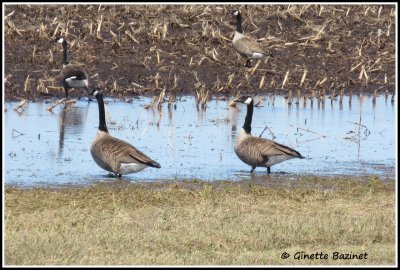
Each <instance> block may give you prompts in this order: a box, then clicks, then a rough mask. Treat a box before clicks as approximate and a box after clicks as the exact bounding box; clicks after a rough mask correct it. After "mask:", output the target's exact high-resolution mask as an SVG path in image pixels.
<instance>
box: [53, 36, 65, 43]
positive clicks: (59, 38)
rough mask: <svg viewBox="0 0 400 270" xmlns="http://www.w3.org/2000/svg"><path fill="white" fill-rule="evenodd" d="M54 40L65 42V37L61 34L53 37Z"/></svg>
mask: <svg viewBox="0 0 400 270" xmlns="http://www.w3.org/2000/svg"><path fill="white" fill-rule="evenodd" d="M54 41H55V42H57V43H60V44H63V43H64V42H65V38H64V37H61V36H58V37H56V38H55V40H54Z"/></svg>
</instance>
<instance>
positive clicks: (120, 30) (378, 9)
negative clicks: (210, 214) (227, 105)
mask: <svg viewBox="0 0 400 270" xmlns="http://www.w3.org/2000/svg"><path fill="white" fill-rule="evenodd" d="M5 7H6V8H5V19H4V24H5V28H4V30H3V31H5V52H4V54H5V79H4V84H5V87H4V89H5V94H6V98H8V99H12V98H18V99H21V98H26V99H37V98H41V97H46V96H54V95H60V96H61V95H62V93H63V91H62V88H61V85H60V83H59V82H58V79H57V75H58V73H59V69H60V66H61V59H62V51H61V46H60V45H59V44H56V43H55V42H54V37H55V36H56V35H64V36H66V37H67V39H68V40H69V42H70V53H71V55H70V56H71V61H72V62H81V63H84V64H85V66H86V68H87V70H88V72H89V74H90V77H91V82H92V83H93V84H96V85H99V86H101V87H102V88H104V89H105V90H106V91H107V92H108V95H112V96H127V95H136V94H156V95H159V94H160V93H161V92H163V91H166V92H167V93H168V94H170V93H173V94H180V93H191V94H197V95H198V96H199V95H201V96H202V98H204V97H205V98H207V97H208V96H209V94H208V93H210V94H211V93H213V94H215V93H221V94H222V93H230V94H236V93H237V91H241V92H252V93H276V92H277V93H281V92H283V93H285V94H286V93H288V92H289V91H292V92H293V94H294V95H297V96H299V95H301V96H302V97H303V96H304V97H305V96H312V95H314V96H316V97H318V96H322V95H323V96H325V93H326V94H331V93H333V95H334V94H335V92H336V94H338V93H340V92H342V91H343V92H344V93H345V94H347V93H348V92H349V91H351V90H353V91H367V92H368V93H372V92H373V91H377V94H379V93H386V94H387V92H390V93H392V92H394V90H395V61H396V59H395V6H394V5H246V6H238V5H43V4H42V5H6V6H5ZM238 8H240V9H241V10H242V13H243V16H244V22H243V23H244V30H245V33H246V34H249V35H251V36H253V37H254V38H257V39H258V40H259V41H260V42H261V43H262V45H263V46H264V47H265V48H266V49H267V50H269V51H270V52H271V53H272V54H273V56H274V57H273V58H271V57H268V58H266V59H265V60H264V61H262V62H260V63H256V62H253V68H250V69H247V68H245V67H244V63H245V60H244V59H241V58H240V57H239V56H238V55H237V54H236V53H235V52H234V51H233V49H232V47H231V39H232V37H233V33H234V29H235V20H234V18H233V17H232V15H231V11H232V10H234V9H238ZM299 89H300V90H301V93H300V94H297V93H298V90H299ZM72 94H74V95H79V93H76V91H75V93H72Z"/></svg>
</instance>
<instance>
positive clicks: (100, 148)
mask: <svg viewBox="0 0 400 270" xmlns="http://www.w3.org/2000/svg"><path fill="white" fill-rule="evenodd" d="M93 96H94V97H96V99H97V103H98V104H99V129H98V131H97V134H96V137H95V138H94V140H93V143H92V146H91V147H90V153H91V154H92V157H93V159H94V161H95V162H96V163H97V165H99V166H100V167H101V168H102V169H104V170H106V171H109V172H113V173H114V174H115V176H117V177H119V178H120V177H121V176H122V175H124V174H131V173H137V172H140V171H141V170H143V169H145V168H147V167H153V168H161V166H160V164H159V163H158V162H156V161H154V160H152V159H151V158H149V157H148V156H146V155H145V154H144V153H143V152H141V151H140V150H138V149H136V148H135V147H134V146H133V145H131V144H129V143H127V142H125V141H123V140H120V139H117V138H115V137H113V136H111V135H110V134H109V133H108V129H107V125H106V117H105V111H104V101H103V93H102V92H101V90H98V89H94V91H93Z"/></svg>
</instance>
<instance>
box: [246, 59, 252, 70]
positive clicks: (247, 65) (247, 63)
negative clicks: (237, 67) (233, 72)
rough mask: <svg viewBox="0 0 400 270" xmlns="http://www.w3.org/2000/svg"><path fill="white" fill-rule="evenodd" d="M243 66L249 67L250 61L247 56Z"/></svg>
mask: <svg viewBox="0 0 400 270" xmlns="http://www.w3.org/2000/svg"><path fill="white" fill-rule="evenodd" d="M245 67H249V68H250V67H251V63H250V59H249V58H247V61H246V66H245Z"/></svg>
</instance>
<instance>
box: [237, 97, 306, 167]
mask: <svg viewBox="0 0 400 270" xmlns="http://www.w3.org/2000/svg"><path fill="white" fill-rule="evenodd" d="M234 102H240V103H244V104H246V105H247V114H246V118H245V122H244V125H243V127H242V129H241V130H240V132H239V135H238V138H237V141H236V144H235V153H236V155H237V156H238V158H239V159H240V160H241V161H243V162H244V163H246V164H248V165H250V166H251V171H250V173H253V171H254V169H255V168H256V167H267V170H268V173H271V166H272V165H275V164H278V163H280V162H282V161H285V160H288V159H292V158H304V157H303V156H302V155H301V154H300V153H299V152H297V151H296V150H294V149H292V148H290V147H287V146H285V145H283V144H280V143H277V142H274V141H271V140H268V139H264V138H259V137H255V136H253V135H251V121H252V117H253V107H254V101H253V99H252V98H251V97H249V96H242V97H240V98H238V99H235V100H234Z"/></svg>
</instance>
